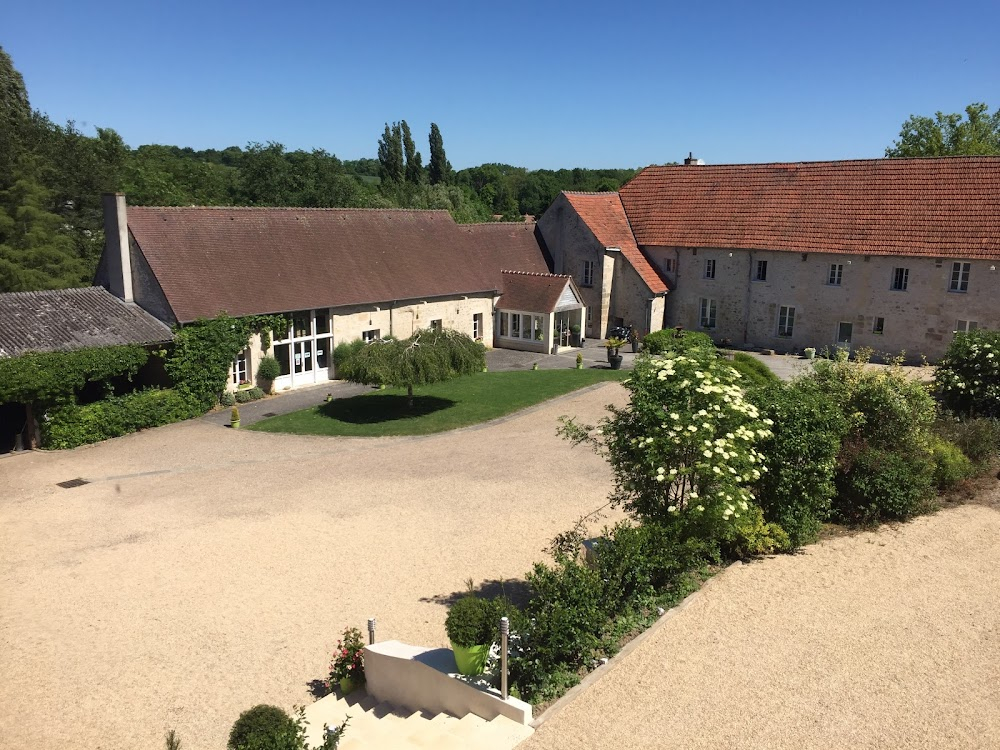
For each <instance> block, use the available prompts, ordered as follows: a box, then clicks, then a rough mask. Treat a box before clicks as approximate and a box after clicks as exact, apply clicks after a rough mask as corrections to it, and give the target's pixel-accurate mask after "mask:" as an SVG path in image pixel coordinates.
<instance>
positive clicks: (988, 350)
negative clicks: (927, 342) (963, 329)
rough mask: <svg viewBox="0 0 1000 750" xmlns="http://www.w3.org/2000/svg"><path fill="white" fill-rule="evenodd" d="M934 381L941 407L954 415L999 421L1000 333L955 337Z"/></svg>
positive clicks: (974, 332) (977, 332) (976, 333)
mask: <svg viewBox="0 0 1000 750" xmlns="http://www.w3.org/2000/svg"><path fill="white" fill-rule="evenodd" d="M934 381H935V385H936V388H937V394H938V398H939V399H940V400H941V403H942V404H943V405H944V406H945V408H947V409H949V410H951V411H952V412H954V413H955V414H962V415H968V416H974V417H998V418H1000V331H987V330H982V329H980V330H976V331H969V332H968V333H957V334H955V338H954V339H953V340H952V342H951V344H950V345H949V346H948V351H947V352H945V355H944V357H943V358H942V359H941V362H940V363H939V364H938V368H937V372H936V373H935V376H934Z"/></svg>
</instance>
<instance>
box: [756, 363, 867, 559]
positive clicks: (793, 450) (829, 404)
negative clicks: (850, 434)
mask: <svg viewBox="0 0 1000 750" xmlns="http://www.w3.org/2000/svg"><path fill="white" fill-rule="evenodd" d="M749 398H750V400H751V401H752V402H753V403H754V404H756V406H757V408H758V409H759V410H760V413H761V414H762V415H763V416H765V417H769V418H770V419H771V421H772V422H774V425H773V426H772V427H771V433H772V434H771V436H770V437H768V438H765V439H764V440H762V441H761V443H760V446H759V450H760V452H761V453H763V454H764V456H765V459H764V460H765V462H766V464H767V466H768V469H769V470H768V471H767V472H764V474H763V475H762V476H761V478H760V480H759V481H758V482H757V485H756V487H755V488H754V491H755V494H756V496H757V503H758V504H759V505H760V507H761V508H762V509H763V511H764V518H765V519H767V520H768V521H772V522H774V523H777V524H778V525H780V526H781V528H782V529H784V531H785V532H786V533H787V534H788V539H789V543H790V544H791V546H792V547H793V548H794V547H800V546H802V545H803V544H808V543H809V542H812V541H815V539H816V537H817V535H818V534H819V530H820V527H821V525H822V523H823V522H824V521H826V520H827V518H828V517H829V515H830V504H831V502H832V500H833V498H834V496H835V495H836V492H837V489H836V485H835V484H834V474H835V472H836V466H837V456H838V454H839V453H840V446H841V441H842V440H843V438H844V436H845V435H846V433H847V429H848V423H847V420H846V419H845V417H844V415H843V414H842V413H841V412H840V409H839V407H838V405H837V404H836V403H834V402H833V400H832V399H831V398H830V396H829V395H827V394H826V393H825V392H824V391H823V390H821V389H820V388H819V387H818V385H817V384H816V383H815V381H813V380H811V379H808V378H800V379H799V380H796V381H793V382H792V383H790V384H788V385H785V384H782V383H780V382H779V383H772V384H768V385H765V386H763V387H759V388H754V389H752V390H751V391H750V392H749Z"/></svg>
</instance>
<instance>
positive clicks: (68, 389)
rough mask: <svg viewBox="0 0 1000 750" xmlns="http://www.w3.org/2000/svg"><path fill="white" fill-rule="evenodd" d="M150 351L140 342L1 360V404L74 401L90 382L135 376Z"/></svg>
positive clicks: (44, 403)
mask: <svg viewBox="0 0 1000 750" xmlns="http://www.w3.org/2000/svg"><path fill="white" fill-rule="evenodd" d="M147 359H149V352H148V351H146V349H145V348H143V347H141V346H137V345H131V344H129V345H124V346H92V347H86V348H84V349H77V350H75V351H71V352H29V353H27V354H22V355H20V356H18V357H4V358H2V359H0V403H6V402H16V403H24V404H42V405H47V404H55V403H61V402H67V401H73V400H74V397H75V393H76V391H78V390H79V389H81V388H83V387H84V386H85V385H86V384H87V383H91V382H99V381H106V380H110V379H111V378H114V377H121V376H125V377H128V378H131V377H132V376H133V375H135V374H136V373H137V372H138V371H139V368H140V367H142V366H143V365H144V364H145V363H146V360H147Z"/></svg>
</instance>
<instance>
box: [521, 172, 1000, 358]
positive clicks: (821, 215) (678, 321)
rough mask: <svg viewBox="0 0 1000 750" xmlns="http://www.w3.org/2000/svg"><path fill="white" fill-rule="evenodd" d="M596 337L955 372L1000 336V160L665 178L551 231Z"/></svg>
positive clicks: (553, 224) (558, 219)
mask: <svg viewBox="0 0 1000 750" xmlns="http://www.w3.org/2000/svg"><path fill="white" fill-rule="evenodd" d="M538 227H539V230H540V233H541V235H542V238H543V239H544V241H545V245H546V247H547V249H548V251H549V252H550V254H551V258H552V263H553V266H552V270H553V271H554V272H555V273H560V274H571V275H573V276H574V277H575V278H576V280H577V282H578V284H579V286H580V287H581V291H582V292H583V300H584V302H585V303H586V305H587V325H586V335H587V336H590V337H603V336H605V335H607V332H608V330H609V328H610V327H613V326H615V325H618V324H621V323H631V324H632V325H634V326H636V327H638V328H640V329H641V330H642V331H643V332H645V331H653V330H657V329H659V328H662V327H668V328H670V327H674V326H683V327H684V328H687V329H694V330H701V331H705V332H706V333H708V334H710V335H711V336H712V337H713V338H714V339H715V340H716V341H722V342H729V343H731V344H732V345H736V346H749V347H766V348H773V349H776V350H785V351H796V350H798V351H801V350H802V349H804V348H806V347H815V348H817V349H823V348H824V347H828V348H833V347H837V346H840V347H852V348H856V347H859V346H868V347H872V348H874V349H875V350H876V351H879V352H889V353H898V352H900V351H905V352H906V353H907V354H908V355H909V356H910V357H913V358H916V357H918V356H920V355H925V356H927V357H929V358H931V359H935V358H937V357H940V356H941V355H942V354H943V353H944V351H945V349H947V346H948V343H949V342H950V341H951V339H952V337H953V334H954V332H955V331H966V330H970V329H974V328H977V327H986V328H1000V298H998V294H1000V272H998V270H997V265H998V263H1000V157H949V158H934V159H868V160H860V161H839V162H808V163H794V164H744V165H722V166H704V165H702V164H701V163H700V162H698V161H696V160H694V159H691V158H689V159H687V160H685V164H684V165H678V166H664V167H649V168H647V169H644V170H643V171H642V172H640V173H639V175H637V176H636V177H635V178H634V179H633V180H632V181H631V182H629V183H628V184H626V185H625V186H623V187H622V189H621V190H620V191H619V192H618V193H601V194H580V193H563V194H562V195H560V196H559V197H558V198H557V199H556V201H555V202H554V203H553V204H552V206H551V207H550V208H549V209H548V210H547V211H546V212H545V214H544V215H543V216H542V217H541V218H540V219H539V222H538Z"/></svg>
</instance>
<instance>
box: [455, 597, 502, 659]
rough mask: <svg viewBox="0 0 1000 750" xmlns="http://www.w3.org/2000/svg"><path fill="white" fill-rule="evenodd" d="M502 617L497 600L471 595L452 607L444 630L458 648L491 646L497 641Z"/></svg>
mask: <svg viewBox="0 0 1000 750" xmlns="http://www.w3.org/2000/svg"><path fill="white" fill-rule="evenodd" d="M501 616H502V615H501V614H500V607H499V606H498V605H497V602H496V601H495V600H492V599H481V598H479V597H477V596H473V595H471V594H470V595H468V596H463V597H462V598H461V599H459V600H458V601H457V602H455V603H454V604H452V605H451V607H450V608H449V609H448V617H447V618H446V619H445V621H444V628H445V630H446V631H447V633H448V638H449V640H451V642H452V643H454V644H455V645H456V646H462V647H463V648H469V647H471V646H489V645H490V644H492V643H493V642H494V641H495V640H496V639H497V634H498V633H499V630H500V617H501Z"/></svg>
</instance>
